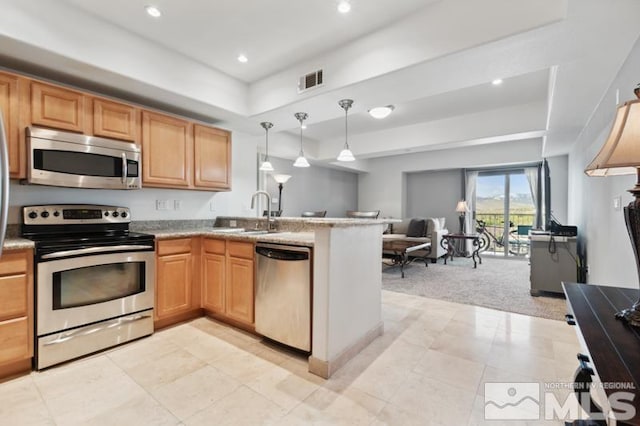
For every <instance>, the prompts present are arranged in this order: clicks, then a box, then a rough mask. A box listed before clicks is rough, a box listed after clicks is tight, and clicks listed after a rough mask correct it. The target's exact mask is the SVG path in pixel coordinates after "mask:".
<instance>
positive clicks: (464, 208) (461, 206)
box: [456, 200, 469, 234]
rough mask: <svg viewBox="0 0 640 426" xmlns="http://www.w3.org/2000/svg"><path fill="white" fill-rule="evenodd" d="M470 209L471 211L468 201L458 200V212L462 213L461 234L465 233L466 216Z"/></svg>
mask: <svg viewBox="0 0 640 426" xmlns="http://www.w3.org/2000/svg"><path fill="white" fill-rule="evenodd" d="M468 211H469V206H468V205H467V202H466V201H464V200H460V201H458V204H457V205H456V212H458V213H460V217H459V218H458V219H459V220H460V233H461V234H464V216H465V214H466V213H467V212H468Z"/></svg>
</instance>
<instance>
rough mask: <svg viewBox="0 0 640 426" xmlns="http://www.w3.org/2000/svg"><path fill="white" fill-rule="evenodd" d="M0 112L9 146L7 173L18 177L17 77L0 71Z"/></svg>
mask: <svg viewBox="0 0 640 426" xmlns="http://www.w3.org/2000/svg"><path fill="white" fill-rule="evenodd" d="M0 113H1V114H2V119H3V121H4V127H5V132H6V136H7V144H8V148H9V173H10V174H11V176H12V177H20V176H19V174H20V145H19V143H20V142H19V141H20V137H19V135H20V130H19V126H18V117H19V112H18V78H17V77H14V76H12V75H8V74H3V73H0Z"/></svg>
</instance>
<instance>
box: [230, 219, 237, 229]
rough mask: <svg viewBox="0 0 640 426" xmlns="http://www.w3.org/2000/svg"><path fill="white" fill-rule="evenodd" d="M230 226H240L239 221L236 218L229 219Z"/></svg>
mask: <svg viewBox="0 0 640 426" xmlns="http://www.w3.org/2000/svg"><path fill="white" fill-rule="evenodd" d="M229 226H230V227H232V228H235V227H236V226H238V222H236V221H235V219H231V220H230V221H229Z"/></svg>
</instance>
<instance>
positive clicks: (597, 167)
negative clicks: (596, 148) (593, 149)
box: [585, 99, 640, 176]
mask: <svg viewBox="0 0 640 426" xmlns="http://www.w3.org/2000/svg"><path fill="white" fill-rule="evenodd" d="M639 166H640V99H639V100H633V101H628V102H625V103H624V104H622V105H620V106H619V107H618V110H617V112H616V118H615V120H614V121H613V126H612V127H611V131H610V132H609V136H608V137H607V141H606V142H605V143H604V146H603V147H602V148H601V149H600V152H598V155H596V157H595V158H594V159H593V161H592V162H591V164H589V165H588V166H587V168H586V169H585V173H586V174H587V175H589V176H610V175H626V174H635V173H636V172H637V167H639Z"/></svg>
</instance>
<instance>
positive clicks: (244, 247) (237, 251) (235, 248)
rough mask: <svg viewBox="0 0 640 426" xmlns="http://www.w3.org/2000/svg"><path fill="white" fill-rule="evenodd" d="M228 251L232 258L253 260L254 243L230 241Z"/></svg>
mask: <svg viewBox="0 0 640 426" xmlns="http://www.w3.org/2000/svg"><path fill="white" fill-rule="evenodd" d="M227 250H228V251H229V256H231V257H241V258H244V259H253V243H243V242H239V241H229V243H228V244H227Z"/></svg>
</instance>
